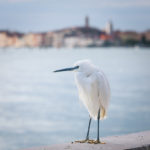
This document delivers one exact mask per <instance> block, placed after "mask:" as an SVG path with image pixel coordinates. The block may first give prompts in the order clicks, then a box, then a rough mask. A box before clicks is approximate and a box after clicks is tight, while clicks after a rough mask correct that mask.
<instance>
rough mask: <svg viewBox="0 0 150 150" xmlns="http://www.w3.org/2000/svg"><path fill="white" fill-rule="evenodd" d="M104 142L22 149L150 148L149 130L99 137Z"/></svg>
mask: <svg viewBox="0 0 150 150" xmlns="http://www.w3.org/2000/svg"><path fill="white" fill-rule="evenodd" d="M101 141H102V142H105V143H106V144H88V143H84V144H80V143H74V142H70V143H65V144H58V145H52V146H43V147H34V148H28V149H23V150H150V131H144V132H138V133H133V134H127V135H122V136H111V137H105V138H102V139H101Z"/></svg>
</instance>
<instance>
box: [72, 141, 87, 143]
mask: <svg viewBox="0 0 150 150" xmlns="http://www.w3.org/2000/svg"><path fill="white" fill-rule="evenodd" d="M87 141H88V140H77V141H75V143H86V142H87Z"/></svg>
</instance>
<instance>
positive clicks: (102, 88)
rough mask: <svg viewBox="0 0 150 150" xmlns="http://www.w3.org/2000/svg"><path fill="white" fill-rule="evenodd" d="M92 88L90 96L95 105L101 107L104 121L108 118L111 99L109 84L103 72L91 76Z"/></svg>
mask: <svg viewBox="0 0 150 150" xmlns="http://www.w3.org/2000/svg"><path fill="white" fill-rule="evenodd" d="M90 87H91V89H90V90H89V96H90V97H91V100H92V101H95V104H97V105H99V107H100V109H101V118H102V119H103V118H104V117H105V116H106V113H107V108H108V104H109V99H110V87H109V83H108V80H107V78H106V76H105V75H104V73H103V72H96V73H94V74H93V75H92V76H91V79H90ZM97 102H98V103H97Z"/></svg>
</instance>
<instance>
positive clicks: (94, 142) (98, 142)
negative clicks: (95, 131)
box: [90, 140, 106, 144]
mask: <svg viewBox="0 0 150 150" xmlns="http://www.w3.org/2000/svg"><path fill="white" fill-rule="evenodd" d="M90 144H106V143H105V142H101V141H100V140H93V141H92V142H91V143H90Z"/></svg>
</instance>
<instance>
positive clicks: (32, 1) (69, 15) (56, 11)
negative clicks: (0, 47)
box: [0, 0, 150, 32]
mask: <svg viewBox="0 0 150 150" xmlns="http://www.w3.org/2000/svg"><path fill="white" fill-rule="evenodd" d="M87 15H88V16H89V18H90V25H91V26H93V27H96V28H99V29H104V27H105V26H106V23H107V22H108V21H110V20H111V21H112V22H113V24H114V28H115V30H118V29H120V30H135V31H138V32H142V31H145V30H148V29H150V19H149V18H150V1H149V0H142V1H141V0H126V1H121V0H109V1H104V0H92V1H91V0H76V1H73V0H63V1H55V0H44V1H42V0H0V30H12V31H20V32H44V31H52V30H57V29H62V28H66V27H72V26H84V18H85V16H87Z"/></svg>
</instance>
